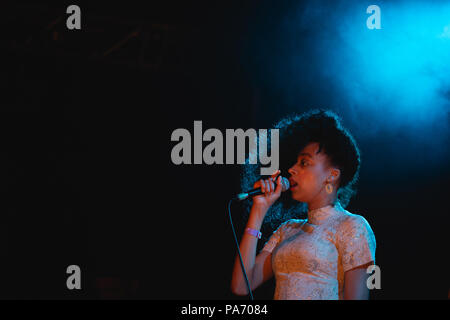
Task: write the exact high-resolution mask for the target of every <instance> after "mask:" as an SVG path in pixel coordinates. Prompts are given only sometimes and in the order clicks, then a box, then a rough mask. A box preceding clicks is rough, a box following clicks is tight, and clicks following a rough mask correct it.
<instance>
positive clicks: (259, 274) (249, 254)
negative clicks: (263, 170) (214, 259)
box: [231, 170, 282, 295]
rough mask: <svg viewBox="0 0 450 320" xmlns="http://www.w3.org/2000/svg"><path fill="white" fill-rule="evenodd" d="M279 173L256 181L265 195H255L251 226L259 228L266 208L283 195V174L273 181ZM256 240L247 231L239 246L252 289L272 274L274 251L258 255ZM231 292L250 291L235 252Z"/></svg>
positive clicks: (241, 293)
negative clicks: (275, 181)
mask: <svg viewBox="0 0 450 320" xmlns="http://www.w3.org/2000/svg"><path fill="white" fill-rule="evenodd" d="M279 173H280V171H279V170H278V171H277V172H275V173H274V174H273V175H272V177H271V178H270V179H267V180H260V181H258V182H256V183H255V184H254V186H253V187H254V188H259V187H261V191H262V192H263V193H264V195H260V196H256V197H254V198H253V205H252V209H251V210H250V216H249V219H248V222H247V227H248V228H251V229H255V230H258V231H259V230H260V229H261V225H262V222H263V220H264V216H265V215H266V213H267V210H268V209H269V208H270V206H271V205H272V204H273V203H274V202H275V201H276V200H277V199H278V198H279V197H280V195H281V189H282V184H281V177H278V179H277V185H276V187H275V184H274V180H275V178H276V176H277V175H278V174H279ZM257 242H258V239H257V238H256V237H254V236H252V235H249V234H246V233H244V235H243V236H242V239H241V243H240V245H239V248H240V251H241V256H242V262H243V264H244V267H245V271H246V273H247V277H248V281H249V284H250V288H251V290H252V291H253V290H254V289H256V288H257V287H258V286H259V285H261V284H262V283H263V282H264V281H266V280H268V279H269V278H271V277H272V275H273V271H272V253H270V252H268V251H264V250H263V251H262V252H261V253H260V254H258V256H256V244H257ZM231 291H232V292H233V293H234V294H237V295H246V294H248V289H247V284H246V283H245V279H244V275H243V273H242V269H241V264H240V261H239V256H238V255H236V258H235V260H234V267H233V274H232V277H231Z"/></svg>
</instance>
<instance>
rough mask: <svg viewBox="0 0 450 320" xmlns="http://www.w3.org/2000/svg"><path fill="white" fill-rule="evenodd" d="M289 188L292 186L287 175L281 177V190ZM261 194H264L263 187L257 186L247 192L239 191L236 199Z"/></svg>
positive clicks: (239, 199) (240, 199)
mask: <svg viewBox="0 0 450 320" xmlns="http://www.w3.org/2000/svg"><path fill="white" fill-rule="evenodd" d="M275 186H276V183H275ZM289 188H290V184H289V180H288V179H286V178H285V177H281V192H285V191H287V190H289ZM260 194H263V192H262V191H261V188H256V189H252V190H250V191H247V192H243V193H239V194H238V195H237V196H236V198H235V199H236V200H238V201H242V200H245V199H247V198H248V197H250V196H258V195H260Z"/></svg>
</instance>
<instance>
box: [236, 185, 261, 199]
mask: <svg viewBox="0 0 450 320" xmlns="http://www.w3.org/2000/svg"><path fill="white" fill-rule="evenodd" d="M260 194H263V192H262V191H261V188H257V189H253V190H250V191H247V192H243V193H239V194H238V195H237V196H236V198H235V199H236V200H238V201H242V200H245V199H247V198H248V197H251V196H258V195H260Z"/></svg>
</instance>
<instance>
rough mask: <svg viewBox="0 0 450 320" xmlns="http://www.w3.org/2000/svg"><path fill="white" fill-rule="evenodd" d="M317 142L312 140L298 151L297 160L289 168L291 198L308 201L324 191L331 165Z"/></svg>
mask: <svg viewBox="0 0 450 320" xmlns="http://www.w3.org/2000/svg"><path fill="white" fill-rule="evenodd" d="M318 150H319V143H317V142H312V143H310V144H308V145H307V146H306V147H305V148H304V149H303V150H301V151H300V152H299V153H298V157H297V162H296V163H295V164H294V165H293V166H292V167H291V168H290V169H289V173H290V175H291V176H290V177H289V181H290V184H291V187H290V190H291V194H292V198H293V199H294V200H297V201H300V202H306V203H309V202H311V201H313V200H314V199H315V198H316V197H319V196H321V192H323V191H324V187H325V184H326V179H327V177H329V175H330V170H331V167H330V165H329V160H328V156H327V155H326V154H325V153H324V152H323V150H321V151H320V152H319V153H317V151H318Z"/></svg>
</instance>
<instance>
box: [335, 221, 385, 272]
mask: <svg viewBox="0 0 450 320" xmlns="http://www.w3.org/2000/svg"><path fill="white" fill-rule="evenodd" d="M337 249H338V252H339V255H340V257H341V261H342V267H343V271H344V272H346V271H348V270H350V269H353V268H355V267H358V266H360V265H363V264H366V263H369V262H370V261H373V262H374V263H375V249H376V241H375V235H374V233H373V231H372V229H371V228H370V225H369V223H368V222H367V220H366V219H364V217H362V216H358V215H355V216H353V217H351V218H349V219H347V220H346V221H344V222H343V223H342V225H341V228H340V231H339V234H338V237H337Z"/></svg>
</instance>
